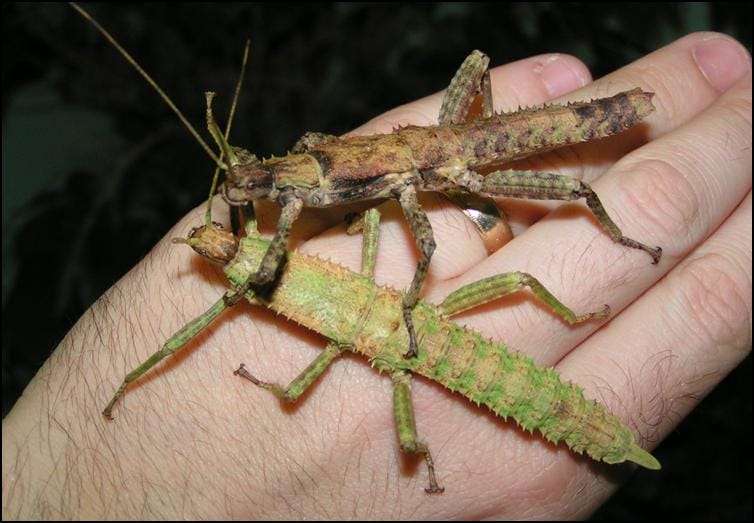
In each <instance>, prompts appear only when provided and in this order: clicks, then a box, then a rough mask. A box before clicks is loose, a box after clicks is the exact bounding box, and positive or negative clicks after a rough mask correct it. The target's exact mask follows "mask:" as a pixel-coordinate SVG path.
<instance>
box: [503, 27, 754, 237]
mask: <svg viewBox="0 0 754 523" xmlns="http://www.w3.org/2000/svg"><path fill="white" fill-rule="evenodd" d="M750 67H751V59H750V57H749V55H748V53H747V51H746V49H745V48H744V47H743V46H742V45H741V44H739V43H738V42H736V41H735V40H734V39H733V38H731V37H729V36H727V35H724V34H720V33H709V32H705V33H693V34H691V35H688V36H686V37H683V38H681V39H679V40H676V41H675V42H673V43H671V44H669V45H667V46H665V47H663V48H661V49H658V50H657V51H655V52H653V53H651V54H649V55H647V56H645V57H643V58H641V59H639V60H637V61H635V62H633V63H631V64H629V65H627V66H625V67H623V68H621V69H620V70H618V71H616V72H614V73H611V74H609V75H607V76H605V77H603V78H600V79H598V80H596V81H595V82H593V83H591V84H589V85H587V86H585V87H584V88H583V89H579V90H578V91H575V92H573V93H569V94H568V96H565V97H562V98H559V99H557V100H555V101H556V102H567V101H575V100H589V99H592V98H598V97H604V96H607V95H610V94H615V93H617V92H620V91H623V90H626V89H631V88H634V87H637V86H638V87H641V88H642V89H644V90H645V91H649V92H653V93H655V96H654V97H653V99H652V102H653V104H654V105H655V107H656V111H655V112H654V113H653V114H651V115H650V116H649V117H648V118H647V119H646V120H645V122H644V123H643V124H642V125H640V126H639V127H637V128H634V129H631V130H628V131H626V132H624V133H621V134H619V135H617V136H612V137H610V138H608V139H607V140H600V141H597V142H590V143H585V144H580V145H578V146H576V147H572V148H564V149H558V150H555V151H552V152H551V153H548V154H545V155H538V156H535V157H532V158H530V159H526V160H524V161H522V162H518V163H517V164H516V167H520V168H521V169H535V170H549V171H551V172H557V173H559V174H564V175H567V176H572V177H575V178H577V179H580V180H584V181H586V182H590V183H591V182H593V181H594V180H596V179H597V178H598V177H599V176H601V175H602V174H603V173H604V172H605V171H606V169H607V168H608V167H610V166H611V165H612V163H613V162H614V161H615V159H616V158H618V157H620V156H621V155H623V154H626V153H628V152H629V151H631V150H633V149H635V148H636V147H638V146H639V145H641V144H643V143H646V142H648V141H651V140H653V139H656V138H658V137H660V136H663V135H665V134H667V133H668V132H671V131H672V130H673V129H676V128H677V127H679V126H680V125H683V124H684V123H686V122H688V121H689V120H690V119H691V118H693V117H694V116H695V115H697V114H699V113H700V112H701V111H703V110H704V109H705V108H707V107H708V106H709V105H710V104H712V103H713V102H714V101H715V100H716V99H717V97H718V96H719V95H720V93H721V92H722V91H724V90H725V89H726V88H727V87H730V86H731V85H732V84H733V83H734V81H735V80H736V79H737V78H740V77H741V75H742V74H744V72H745V71H748V70H749V69H750ZM606 142H609V144H610V147H607V148H606V147H605V145H606ZM559 205H560V204H558V203H556V202H537V203H536V204H532V203H531V202H519V201H511V200H507V201H506V203H505V208H506V212H507V214H508V215H509V218H510V221H511V225H512V228H513V231H514V234H516V235H517V234H520V233H521V232H523V230H525V229H526V227H528V226H530V225H531V224H533V223H535V222H536V221H538V220H539V219H540V218H541V217H542V216H543V215H544V214H546V213H547V212H548V211H549V210H552V209H554V208H556V207H558V206H559Z"/></svg>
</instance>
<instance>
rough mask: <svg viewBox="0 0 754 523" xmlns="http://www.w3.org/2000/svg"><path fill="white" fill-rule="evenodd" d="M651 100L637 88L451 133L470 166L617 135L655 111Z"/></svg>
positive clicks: (475, 124) (496, 119)
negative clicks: (460, 144)
mask: <svg viewBox="0 0 754 523" xmlns="http://www.w3.org/2000/svg"><path fill="white" fill-rule="evenodd" d="M652 96H653V93H648V92H645V91H642V90H641V89H638V88H637V89H633V90H631V91H626V92H623V93H619V94H616V95H615V96H611V97H608V98H600V99H597V100H593V101H591V102H578V103H571V104H567V105H550V106H545V107H544V108H541V109H525V110H520V111H517V112H514V113H504V114H501V115H498V116H495V117H492V118H490V119H487V120H478V121H474V122H469V123H467V124H463V125H459V126H456V127H454V129H455V130H456V134H457V135H458V139H459V141H460V142H461V143H462V144H463V149H464V157H466V158H469V159H470V162H469V165H471V166H474V165H483V164H486V163H491V162H495V161H509V160H514V159H517V158H523V157H526V156H530V155H532V154H535V153H539V152H542V151H545V150H548V149H553V148H556V147H562V146H566V145H573V144H576V143H580V142H584V141H587V140H593V139H596V138H604V137H606V136H610V135H612V134H616V133H619V132H622V131H624V130H626V129H628V128H629V127H632V126H634V125H636V124H637V123H639V122H640V121H641V120H642V119H643V118H644V117H646V116H647V115H648V114H650V113H651V112H652V111H654V106H653V105H652Z"/></svg>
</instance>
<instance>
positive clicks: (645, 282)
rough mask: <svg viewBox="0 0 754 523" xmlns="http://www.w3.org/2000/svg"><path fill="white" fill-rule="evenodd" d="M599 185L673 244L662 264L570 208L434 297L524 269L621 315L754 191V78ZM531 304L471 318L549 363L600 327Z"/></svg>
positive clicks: (576, 304)
mask: <svg viewBox="0 0 754 523" xmlns="http://www.w3.org/2000/svg"><path fill="white" fill-rule="evenodd" d="M702 136H703V137H704V139H700V138H699V137H702ZM594 188H595V190H596V191H597V192H598V193H599V194H601V195H603V202H604V203H605V207H606V208H607V209H608V212H610V213H611V214H612V215H613V216H614V218H615V221H616V222H617V223H620V224H621V227H622V228H623V231H624V233H626V234H627V235H629V236H631V237H634V238H640V239H641V240H642V241H643V242H645V243H648V244H650V245H660V246H662V247H663V248H664V257H663V259H662V260H661V261H660V264H659V265H657V266H655V265H651V263H650V260H649V259H648V257H647V256H646V254H645V253H643V252H640V251H635V250H627V249H626V248H624V247H621V246H619V245H616V244H615V243H613V242H612V241H611V240H610V239H609V238H608V237H607V235H606V234H605V233H604V232H603V231H602V230H600V229H598V228H597V227H596V226H595V224H594V221H593V220H592V219H591V215H590V214H588V213H580V212H578V210H577V208H576V207H575V206H566V207H563V208H562V209H560V210H558V211H556V212H554V213H552V214H551V215H550V216H548V218H547V219H545V220H542V221H541V222H539V223H537V224H536V225H535V226H533V227H532V228H530V229H529V230H528V231H527V232H526V233H525V234H524V235H522V236H520V237H519V238H516V239H515V240H513V241H512V242H511V243H509V244H508V245H507V246H506V248H505V249H503V250H501V251H498V252H497V253H495V254H494V255H493V256H491V257H490V258H489V259H487V260H485V261H484V262H483V263H482V264H480V265H479V266H478V267H476V268H474V269H472V270H470V271H468V272H467V273H466V274H464V275H463V277H462V278H459V279H458V280H457V281H454V282H445V283H443V284H442V285H437V286H435V288H434V289H432V291H433V292H436V293H438V295H444V294H443V293H448V292H450V291H451V290H453V289H456V288H458V287H459V286H461V285H463V284H466V283H469V282H471V281H475V280H478V279H481V278H483V277H487V276H491V275H493V274H497V273H501V272H506V271H511V270H523V271H526V272H529V273H531V274H533V275H534V276H535V277H536V278H538V279H539V280H540V281H541V282H542V283H543V284H544V285H545V286H547V287H548V288H549V289H550V291H551V292H552V293H553V294H555V296H557V297H558V298H560V299H561V300H562V301H564V302H565V303H566V304H567V305H569V306H571V307H572V308H574V309H575V311H576V312H577V313H583V312H588V311H594V310H599V308H600V307H601V306H602V305H603V304H604V303H608V304H609V305H610V306H611V308H612V310H613V313H614V314H616V313H617V312H619V311H620V310H621V309H622V308H623V307H624V306H625V305H626V304H628V303H630V302H631V301H633V300H634V299H636V298H637V297H638V296H639V295H641V294H642V293H643V292H645V290H646V289H647V288H649V287H650V286H651V285H652V284H653V283H654V282H656V281H657V280H659V279H660V278H661V277H662V276H663V274H664V273H665V272H667V271H669V270H670V269H671V268H672V267H673V266H674V265H675V264H676V263H678V261H679V260H681V259H682V258H683V257H685V256H686V255H687V254H688V252H690V251H691V250H692V249H694V248H695V247H696V246H697V245H698V244H700V243H701V242H702V241H703V240H704V239H705V238H706V237H707V236H709V235H710V234H711V233H712V232H713V231H714V230H715V229H716V228H717V227H718V226H719V225H720V223H722V222H723V221H724V219H725V218H726V217H727V216H728V215H729V214H730V213H731V212H732V211H733V209H735V208H736V206H737V205H738V204H739V203H740V201H741V199H742V198H743V196H744V195H746V194H747V193H748V192H749V191H750V190H751V75H750V74H749V75H747V76H746V77H745V78H743V79H741V80H739V82H738V83H737V84H736V85H735V86H734V87H732V88H731V89H729V90H728V92H726V93H725V94H724V95H723V96H722V97H720V98H719V99H718V100H717V101H716V102H715V103H714V104H713V105H712V106H711V107H709V108H708V109H707V110H706V111H704V112H703V113H702V114H701V115H699V116H698V117H697V118H694V119H693V120H691V121H690V122H688V123H687V124H685V125H683V126H682V127H680V128H679V129H676V130H675V131H673V132H671V133H669V134H667V135H665V136H663V137H661V138H659V139H657V140H655V141H653V142H652V143H650V144H648V145H646V146H644V147H642V148H641V149H640V150H638V151H635V152H634V153H632V154H630V155H629V156H627V157H626V158H624V159H623V160H622V161H621V162H619V163H618V165H616V166H615V167H614V168H613V169H611V170H610V171H609V172H608V173H607V174H606V175H605V176H603V177H602V178H601V179H600V180H598V182H597V183H595V184H594ZM579 217H580V219H579ZM524 301H525V302H526V303H525V304H521V307H516V308H515V310H511V309H509V308H507V307H506V308H501V304H500V303H497V304H494V306H493V305H490V306H488V307H484V308H481V309H480V310H479V311H478V312H476V313H471V314H469V315H468V316H467V317H466V318H465V320H464V321H465V322H467V323H468V324H469V325H471V326H472V327H474V328H477V329H479V330H481V331H482V332H484V333H486V334H489V335H496V336H501V333H504V335H505V338H504V339H506V341H508V342H509V343H510V344H511V345H512V346H513V347H515V348H517V349H519V350H525V351H526V352H527V353H529V354H532V355H534V356H535V359H537V361H539V362H542V363H545V364H552V363H554V362H555V361H557V360H558V359H559V358H560V357H562V356H563V355H564V354H565V352H566V351H567V350H569V349H570V348H571V347H573V346H575V345H576V344H577V343H578V342H580V341H581V340H582V339H583V338H584V337H585V336H586V335H588V334H589V333H590V332H591V331H592V330H594V329H595V328H596V324H594V323H592V324H590V325H584V326H581V327H579V328H570V327H568V326H567V325H565V324H564V323H563V322H562V321H560V320H559V319H558V318H556V317H555V316H554V315H552V314H551V313H550V312H549V311H547V310H546V309H544V308H543V307H540V306H539V305H538V304H536V303H534V302H533V301H532V300H524ZM513 327H515V328H513Z"/></svg>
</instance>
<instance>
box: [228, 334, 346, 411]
mask: <svg viewBox="0 0 754 523" xmlns="http://www.w3.org/2000/svg"><path fill="white" fill-rule="evenodd" d="M341 352H342V349H341V347H340V345H338V344H336V343H333V342H331V343H329V344H328V345H327V347H325V350H324V351H322V353H321V354H319V355H318V356H317V357H316V358H314V361H312V362H311V363H310V364H309V366H308V367H306V369H304V371H303V372H302V373H301V374H299V375H298V376H297V377H296V378H295V379H294V380H293V381H292V382H291V383H290V384H289V385H288V386H287V387H281V386H280V385H277V384H275V383H267V382H266V381H261V380H259V379H257V378H255V377H254V376H252V374H251V373H250V372H249V371H248V370H246V366H245V365H244V364H243V363H241V366H240V367H238V369H237V370H235V371H234V372H233V374H235V375H236V376H241V377H242V378H246V379H247V380H249V381H250V382H252V383H253V384H254V385H256V386H257V387H262V388H263V389H267V390H269V391H270V392H272V393H273V394H274V395H275V396H277V397H278V398H279V399H281V400H283V401H285V402H287V403H293V402H294V401H296V400H297V399H298V398H299V397H300V396H301V395H302V394H303V393H304V392H306V389H308V388H309V386H310V385H311V384H312V383H314V382H315V381H316V380H317V378H319V376H320V375H321V374H322V373H323V372H324V371H325V369H327V367H329V366H330V364H331V363H332V362H333V360H335V358H337V357H338V356H339V355H340V353H341Z"/></svg>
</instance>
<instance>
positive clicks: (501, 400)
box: [378, 304, 660, 469]
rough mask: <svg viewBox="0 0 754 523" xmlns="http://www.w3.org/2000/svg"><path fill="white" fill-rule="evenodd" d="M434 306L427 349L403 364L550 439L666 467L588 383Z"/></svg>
mask: <svg viewBox="0 0 754 523" xmlns="http://www.w3.org/2000/svg"><path fill="white" fill-rule="evenodd" d="M422 305H424V304H422ZM433 312H434V311H432V310H431V307H429V306H426V305H424V307H419V306H417V310H416V311H415V319H420V321H417V322H416V323H417V327H419V325H420V327H419V328H418V332H417V336H418V339H419V340H420V341H419V344H420V348H419V354H418V357H417V358H416V360H411V359H402V360H401V359H397V360H393V362H394V363H395V365H396V366H397V367H399V368H405V369H407V370H411V371H412V372H414V373H417V374H421V375H423V376H426V377H427V378H430V379H432V380H434V381H437V382H439V383H441V384H442V385H444V386H445V387H447V388H448V389H450V390H452V391H456V392H459V393H461V394H463V395H464V396H466V397H467V398H469V399H470V400H471V401H473V402H474V403H477V404H482V405H486V406H487V407H488V408H490V409H491V410H492V411H493V412H495V413H496V414H497V415H499V416H501V417H503V418H504V419H507V418H509V417H510V418H513V419H514V420H515V421H516V422H517V423H518V425H519V426H521V427H522V428H523V429H525V430H527V431H529V432H532V431H534V430H538V431H539V432H541V433H542V435H543V436H544V437H545V438H546V439H547V440H548V441H551V442H553V443H558V442H561V441H562V442H564V443H565V444H566V445H567V446H568V447H569V448H570V449H571V450H573V451H575V452H578V453H580V454H583V453H586V454H587V455H588V456H590V457H591V458H593V459H595V460H601V461H604V462H606V463H620V462H623V461H626V460H628V461H633V462H636V463H639V464H640V465H642V466H644V467H647V468H652V469H657V468H659V466H660V465H659V463H658V462H657V460H655V459H654V458H653V457H652V456H651V455H650V454H649V453H647V452H645V451H644V450H642V449H641V448H640V447H638V446H637V445H636V444H635V443H634V437H633V434H632V432H631V431H630V429H629V428H628V427H626V426H625V425H624V424H623V423H622V422H621V421H620V420H619V419H618V418H617V417H615V416H613V415H612V414H610V413H609V412H608V411H607V410H606V409H605V408H604V407H603V406H602V405H600V404H599V403H597V402H595V401H594V400H588V399H586V398H585V397H584V394H583V392H582V390H581V388H580V387H578V386H577V385H574V384H572V383H564V382H563V381H561V379H560V376H559V375H558V373H557V372H556V371H555V370H553V369H551V368H544V367H538V366H537V365H535V363H534V361H533V360H532V359H531V358H529V357H527V356H524V355H522V354H520V353H515V352H510V351H508V349H507V348H506V347H505V345H503V344H502V343H495V342H492V341H490V340H486V339H484V338H483V337H482V336H481V335H480V334H479V333H477V332H474V331H471V330H468V329H465V328H463V327H460V326H458V325H456V324H454V323H452V322H450V321H447V320H444V319H442V318H438V317H437V316H436V315H435V314H433ZM417 316H418V318H417ZM415 321H416V320H415ZM388 350H389V349H388ZM384 356H386V355H385V354H384V353H383V357H384ZM378 357H379V356H378Z"/></svg>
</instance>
